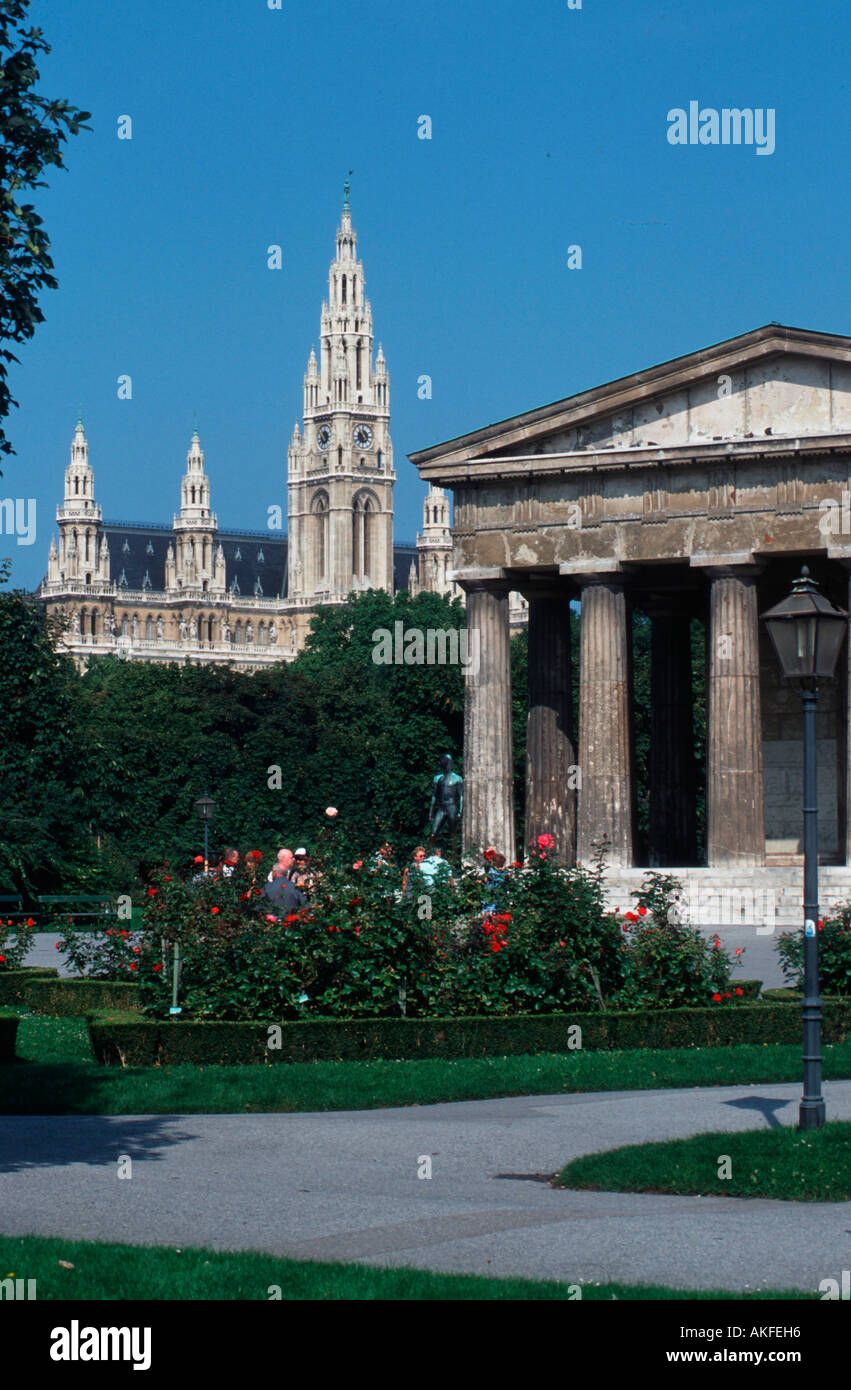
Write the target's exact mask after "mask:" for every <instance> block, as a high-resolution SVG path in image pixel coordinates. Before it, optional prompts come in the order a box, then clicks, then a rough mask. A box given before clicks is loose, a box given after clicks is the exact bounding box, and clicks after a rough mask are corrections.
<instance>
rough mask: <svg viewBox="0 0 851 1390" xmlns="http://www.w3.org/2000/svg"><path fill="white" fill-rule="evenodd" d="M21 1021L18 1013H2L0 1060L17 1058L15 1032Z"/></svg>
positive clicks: (0, 1015)
mask: <svg viewBox="0 0 851 1390" xmlns="http://www.w3.org/2000/svg"><path fill="white" fill-rule="evenodd" d="M19 1023H20V1019H19V1018H18V1015H17V1014H0V1062H13V1061H14V1060H15V1034H16V1033H17V1031H18V1024H19Z"/></svg>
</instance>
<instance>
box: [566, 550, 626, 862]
mask: <svg viewBox="0 0 851 1390" xmlns="http://www.w3.org/2000/svg"><path fill="white" fill-rule="evenodd" d="M581 582H582V613H581V624H580V632H581V640H580V658H579V766H580V770H581V776H582V784H581V787H580V789H579V814H578V823H577V844H576V855H577V858H578V859H579V860H580V861H581V862H582V863H584V864H588V863H590V861H591V860H592V859H593V856H594V852H595V847H596V846H597V845H598V844H599V843H600V842H601V841H602V840H603V838H604V836H605V839H606V842H607V845H608V848H609V854H608V856H607V860H606V862H607V864H610V865H620V866H622V867H624V866H626V867H628V866H631V864H632V861H633V803H632V755H631V748H632V730H631V727H630V714H629V711H630V700H629V645H628V633H627V607H626V594H625V593H624V586H623V582H622V581H621V580H618V579H613V578H608V577H606V578H601V577H597V576H594V577H591V576H589V577H588V578H587V579H583V580H582V581H581Z"/></svg>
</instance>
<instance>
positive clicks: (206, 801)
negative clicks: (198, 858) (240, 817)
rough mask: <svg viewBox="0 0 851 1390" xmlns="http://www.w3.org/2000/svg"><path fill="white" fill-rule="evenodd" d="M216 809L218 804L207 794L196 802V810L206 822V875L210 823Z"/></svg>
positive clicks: (208, 856) (208, 859)
mask: <svg viewBox="0 0 851 1390" xmlns="http://www.w3.org/2000/svg"><path fill="white" fill-rule="evenodd" d="M215 809H216V803H215V801H214V800H213V798H212V797H211V796H209V795H208V794H207V792H205V793H204V795H203V796H199V798H198V800H197V801H196V802H195V810H196V811H197V812H198V815H199V816H200V817H201V820H202V821H203V822H204V873H207V871H208V868H209V864H210V821H211V820H212V819H213V812H214V811H215Z"/></svg>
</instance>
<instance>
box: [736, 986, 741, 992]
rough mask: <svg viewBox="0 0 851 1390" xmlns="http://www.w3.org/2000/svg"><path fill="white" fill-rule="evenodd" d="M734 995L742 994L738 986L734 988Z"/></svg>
mask: <svg viewBox="0 0 851 1390" xmlns="http://www.w3.org/2000/svg"><path fill="white" fill-rule="evenodd" d="M736 993H737V994H741V993H742V991H741V990H740V989H739V987H738V985H737V986H736Z"/></svg>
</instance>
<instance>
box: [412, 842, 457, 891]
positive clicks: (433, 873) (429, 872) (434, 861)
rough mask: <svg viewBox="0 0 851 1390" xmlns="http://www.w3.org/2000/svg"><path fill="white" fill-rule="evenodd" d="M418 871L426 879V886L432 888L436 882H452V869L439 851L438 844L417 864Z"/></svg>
mask: <svg viewBox="0 0 851 1390" xmlns="http://www.w3.org/2000/svg"><path fill="white" fill-rule="evenodd" d="M419 870H420V873H421V874H422V876H423V878H424V879H425V881H426V887H427V888H434V887H435V885H436V884H438V883H439V884H447V883H451V882H452V871H451V870H450V868H449V865H448V864H447V862H446V860H445V859H444V858H443V855H442V854H441V852H440V847H439V845H435V847H434V849H433V850H432V852H431V854H430V855H428V856H427V858H425V859H424V860H423V861H422V863H421V864H420V865H419Z"/></svg>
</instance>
